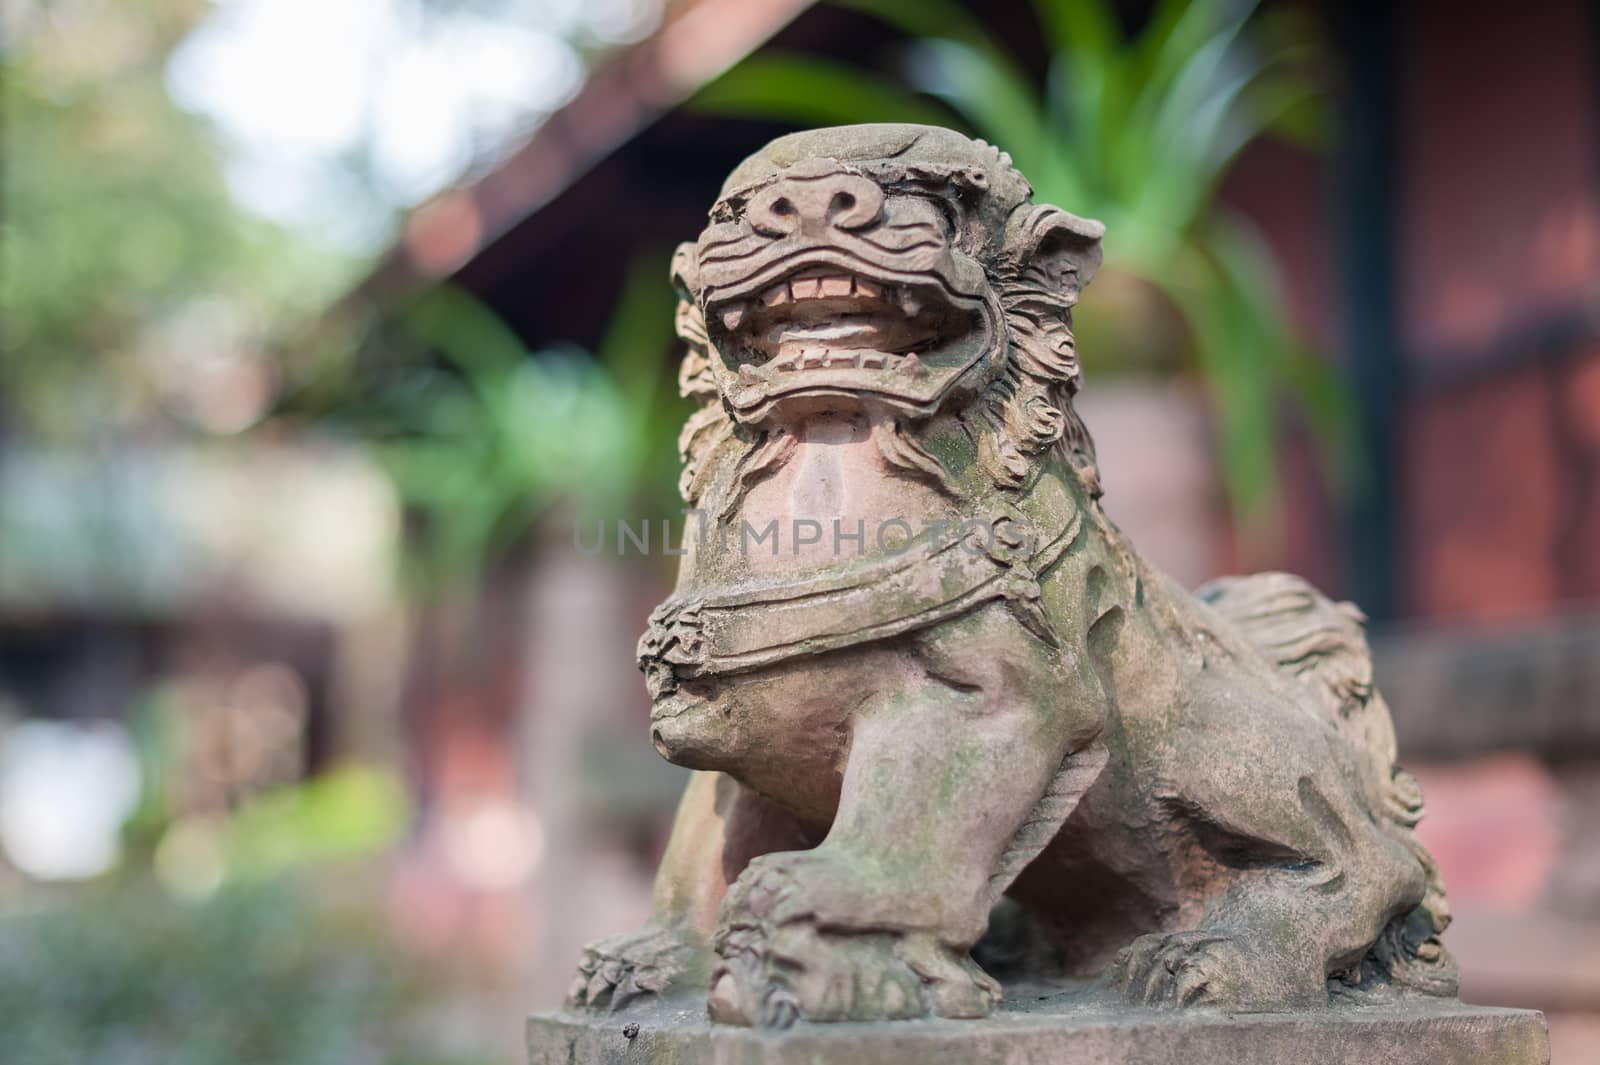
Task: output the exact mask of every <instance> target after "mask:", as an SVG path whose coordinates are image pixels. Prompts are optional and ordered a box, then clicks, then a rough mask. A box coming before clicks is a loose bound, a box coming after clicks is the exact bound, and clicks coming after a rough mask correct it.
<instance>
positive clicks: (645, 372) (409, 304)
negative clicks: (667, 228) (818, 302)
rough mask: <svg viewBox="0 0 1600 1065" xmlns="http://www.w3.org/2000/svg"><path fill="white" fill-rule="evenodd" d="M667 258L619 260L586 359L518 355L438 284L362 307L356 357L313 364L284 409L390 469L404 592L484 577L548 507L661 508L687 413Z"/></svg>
mask: <svg viewBox="0 0 1600 1065" xmlns="http://www.w3.org/2000/svg"><path fill="white" fill-rule="evenodd" d="M667 261H668V255H667V253H666V252H660V253H648V252H647V253H643V254H641V255H639V256H638V257H637V258H636V259H635V260H634V261H633V262H632V264H631V265H630V267H629V269H628V272H627V275H626V278H625V280H624V283H623V286H622V290H621V293H620V294H619V296H618V300H617V305H616V308H615V310H614V311H613V313H612V317H611V321H610V325H609V326H608V328H607V330H606V332H605V335H604V337H603V338H602V340H601V342H600V344H599V345H598V346H597V348H596V350H595V351H594V352H593V353H592V354H590V353H587V352H584V351H582V350H581V349H579V348H577V347H575V346H567V347H556V348H552V349H550V350H544V351H538V352H530V351H528V350H527V348H526V347H525V346H524V345H523V343H522V341H521V340H520V339H519V338H518V337H517V335H516V334H515V333H514V332H512V331H511V329H510V328H509V327H508V326H506V324H505V323H504V322H502V321H501V320H500V319H499V318H498V317H497V316H496V315H495V314H494V312H493V311H491V310H490V309H489V308H488V307H486V306H485V305H484V304H483V303H482V302H480V301H479V300H477V299H476V298H475V297H473V296H472V295H471V294H470V293H468V292H467V291H465V290H464V289H461V288H459V287H456V286H453V285H450V284H448V283H446V284H439V285H436V286H432V287H429V288H426V289H424V290H422V291H420V292H419V293H417V294H415V295H413V296H412V297H411V298H410V299H409V300H407V301H406V302H405V303H403V304H402V305H401V306H399V307H397V308H393V309H390V310H387V311H385V312H383V313H381V314H378V315H376V316H375V317H373V318H372V319H371V320H369V321H368V322H367V323H366V326H365V328H366V335H365V336H363V337H361V338H360V339H358V340H357V341H356V344H355V347H356V350H357V351H358V352H359V353H360V354H358V356H357V357H356V358H354V359H349V360H328V361H326V362H325V363H323V372H322V373H320V374H319V375H316V376H313V377H309V378H308V379H307V380H306V381H305V382H304V385H303V387H302V388H300V389H299V390H298V391H297V392H295V393H294V394H292V395H290V396H288V397H287V398H286V401H285V404H284V413H285V414H286V415H289V416H293V417H301V418H308V419H311V420H313V421H314V422H315V423H316V424H318V425H319V426H321V427H323V428H325V429H337V430H338V431H340V432H343V433H348V434H350V435H353V436H354V437H356V438H357V439H360V440H362V441H363V442H365V443H366V444H367V446H369V447H370V448H371V449H372V451H373V453H374V454H375V455H376V456H377V457H378V459H379V460H380V461H381V462H382V464H383V466H384V468H385V469H386V470H387V471H388V472H389V474H390V475H391V477H392V478H393V480H394V483H395V485H396V487H397V488H398V490H399V492H400V496H401V499H402V501H403V502H404V504H405V505H406V507H407V510H408V512H409V513H410V515H411V517H412V519H413V522H412V528H411V532H410V539H411V544H410V547H411V551H410V553H409V554H410V561H411V564H412V570H411V573H410V576H411V578H412V583H413V586H414V587H417V588H419V589H424V590H425V589H428V588H431V587H434V586H436V585H437V584H438V583H439V582H441V581H446V580H451V579H458V578H462V577H469V576H479V575H481V574H482V573H483V572H484V571H486V570H487V569H488V568H489V566H490V565H492V563H493V562H494V561H495V560H496V559H498V558H500V557H502V556H503V555H504V553H505V552H506V551H508V550H510V549H511V548H512V547H514V546H515V545H516V544H517V543H518V542H519V541H520V540H521V539H522V538H523V537H524V536H525V535H526V534H527V533H528V531H529V528H530V526H531V525H532V523H533V522H534V521H535V520H536V519H537V518H538V517H539V516H540V515H542V514H544V513H547V512H548V511H549V510H550V508H552V507H553V506H556V505H558V504H559V505H565V506H567V507H569V508H571V509H572V510H573V511H574V512H575V513H574V517H575V518H576V519H587V518H591V517H601V518H604V519H606V520H615V519H616V518H619V517H631V516H632V515H634V514H635V513H642V514H646V515H666V514H670V513H673V512H674V510H675V508H676V507H677V505H678V504H677V502H676V496H675V495H674V494H673V489H672V486H673V485H674V484H676V472H675V471H676V468H677V448H676V446H675V444H674V439H675V437H676V434H677V431H678V428H679V426H680V425H681V424H682V422H683V419H684V418H685V417H686V416H687V413H688V410H687V406H686V405H685V404H684V403H683V402H681V401H679V400H678V399H677V398H676V393H675V391H674V389H673V385H672V378H671V375H670V373H669V372H668V360H667V356H668V355H669V354H670V352H671V344H672V336H673V332H672V330H673V326H672V322H673V308H674V305H675V300H676V297H675V296H674V294H673V292H672V288H671V286H670V285H669V284H668V282H667V272H666V265H665V264H666V263H667Z"/></svg>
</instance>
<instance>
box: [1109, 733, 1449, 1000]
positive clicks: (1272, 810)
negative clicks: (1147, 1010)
mask: <svg viewBox="0 0 1600 1065" xmlns="http://www.w3.org/2000/svg"><path fill="white" fill-rule="evenodd" d="M1277 723H1278V726H1279V727H1277V728H1272V727H1268V728H1267V729H1264V730H1262V732H1261V733H1258V735H1257V736H1256V737H1254V741H1253V742H1243V741H1239V742H1238V743H1237V747H1236V749H1235V750H1232V751H1229V752H1227V753H1226V754H1224V753H1223V752H1220V751H1216V752H1210V753H1209V754H1207V753H1206V752H1204V751H1190V752H1189V755H1190V757H1188V758H1186V759H1184V764H1185V766H1186V771H1185V772H1183V774H1182V776H1181V778H1180V779H1181V784H1180V786H1179V788H1178V789H1177V790H1176V791H1175V792H1174V793H1172V794H1169V795H1167V796H1165V797H1164V798H1162V799H1160V800H1159V807H1160V809H1161V811H1162V812H1161V814H1160V816H1161V817H1162V818H1163V819H1164V820H1165V821H1166V824H1167V826H1168V828H1169V829H1170V830H1171V831H1172V832H1173V833H1174V835H1175V837H1177V838H1183V839H1186V840H1188V841H1189V843H1188V845H1187V847H1186V850H1187V852H1188V853H1187V854H1186V855H1185V857H1184V858H1183V859H1182V862H1183V864H1184V865H1185V866H1186V870H1185V873H1186V875H1187V876H1188V877H1189V878H1190V880H1191V881H1192V887H1191V890H1192V893H1193V894H1194V895H1196V896H1198V897H1200V898H1203V899H1205V902H1204V909H1203V912H1202V913H1201V915H1200V916H1199V918H1198V920H1197V921H1196V922H1195V924H1194V927H1193V928H1192V929H1190V930H1186V931H1180V932H1172V933H1154V934H1151V935H1146V936H1141V937H1140V938H1139V939H1137V940H1135V941H1134V942H1133V944H1131V945H1130V946H1129V947H1128V948H1127V949H1126V950H1124V951H1123V953H1122V954H1121V955H1119V957H1118V959H1117V961H1116V962H1115V963H1113V966H1112V972H1111V976H1112V980H1113V982H1114V983H1115V984H1117V985H1118V986H1120V988H1121V989H1122V990H1123V992H1124V993H1125V994H1126V995H1127V996H1128V997H1129V998H1131V999H1133V1000H1134V1001H1137V1002H1141V1003H1146V1004H1150V1005H1173V1006H1186V1005H1215V1006H1219V1007H1222V1008H1226V1009H1230V1010H1238V1011H1270V1010H1279V1009H1288V1008H1298V1007H1305V1006H1316V1005H1321V1004H1325V1003H1326V1001H1327V995H1328V978H1329V976H1330V975H1331V974H1333V973H1335V972H1338V971H1340V970H1342V969H1344V968H1346V967H1348V966H1350V965H1353V964H1356V963H1358V962H1359V961H1360V960H1361V959H1362V958H1363V957H1364V956H1365V955H1366V954H1367V952H1368V951H1369V950H1370V949H1371V948H1372V946H1373V944H1374V943H1375V942H1376V941H1377V940H1378V939H1379V937H1380V936H1381V935H1382V934H1383V933H1384V931H1385V929H1386V927H1388V926H1389V924H1390V922H1391V921H1393V920H1394V919H1395V918H1396V917H1399V916H1401V915H1403V914H1405V913H1407V912H1408V911H1410V910H1412V909H1413V908H1415V907H1416V906H1417V905H1418V904H1419V903H1420V902H1421V901H1422V899H1423V896H1424V893H1425V891H1426V884H1427V878H1426V870H1425V869H1424V867H1423V864H1422V862H1421V861H1420V860H1419V859H1418V857H1417V855H1416V854H1415V852H1414V850H1413V849H1412V848H1411V847H1408V846H1407V845H1406V843H1405V842H1404V841H1403V840H1402V839H1400V838H1399V834H1398V833H1397V832H1393V831H1390V829H1389V826H1388V825H1387V824H1385V823H1382V822H1380V821H1379V820H1378V819H1375V818H1373V817H1372V816H1371V815H1370V813H1369V812H1368V811H1366V810H1365V809H1364V798H1363V793H1362V789H1361V788H1360V786H1359V782H1358V781H1359V778H1358V776H1357V775H1356V774H1357V772H1358V770H1357V769H1356V768H1355V767H1354V766H1353V765H1351V764H1350V762H1349V760H1348V759H1344V758H1341V757H1340V752H1339V749H1338V745H1337V744H1336V743H1329V742H1328V737H1327V733H1326V731H1325V730H1324V729H1322V728H1321V726H1320V725H1318V724H1317V723H1315V722H1312V721H1309V720H1306V719H1297V718H1296V717H1295V716H1293V715H1284V716H1282V717H1280V718H1279V719H1278V722H1277ZM1274 733H1276V734H1274ZM1257 744H1259V746H1257Z"/></svg>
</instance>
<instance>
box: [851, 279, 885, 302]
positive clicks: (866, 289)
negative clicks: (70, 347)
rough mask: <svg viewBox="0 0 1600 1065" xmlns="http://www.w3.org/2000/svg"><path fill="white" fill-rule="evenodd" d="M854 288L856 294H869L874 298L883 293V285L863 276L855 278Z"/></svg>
mask: <svg viewBox="0 0 1600 1065" xmlns="http://www.w3.org/2000/svg"><path fill="white" fill-rule="evenodd" d="M855 290H856V295H858V296H871V297H872V298H874V299H876V298H877V297H879V296H882V295H883V286H882V285H880V284H878V283H877V282H875V281H868V280H867V279H866V278H864V277H858V278H856V279H855Z"/></svg>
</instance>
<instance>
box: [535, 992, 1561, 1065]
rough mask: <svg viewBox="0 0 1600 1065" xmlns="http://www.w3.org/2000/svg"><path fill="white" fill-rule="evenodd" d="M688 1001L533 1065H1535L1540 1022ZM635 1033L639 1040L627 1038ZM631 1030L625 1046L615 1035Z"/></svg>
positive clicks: (1449, 1008)
mask: <svg viewBox="0 0 1600 1065" xmlns="http://www.w3.org/2000/svg"><path fill="white" fill-rule="evenodd" d="M697 1005H698V1004H697V1003H696V1002H693V1001H688V1002H676V1003H675V1002H672V1001H670V1000H669V1001H667V1002H662V1001H659V1000H657V1001H654V1002H652V1003H651V1004H650V1005H649V1006H648V1007H643V1008H640V1009H638V1010H636V1011H629V1013H628V1015H627V1016H626V1017H624V1016H622V1015H613V1016H609V1017H605V1016H600V1017H597V1016H594V1015H590V1014H570V1013H564V1014H554V1015H548V1016H541V1017H535V1018H533V1020H532V1021H530V1022H529V1025H528V1043H529V1049H530V1052H531V1063H532V1065H640V1063H645V1062H648V1063H650V1065H700V1063H712V1062H714V1063H716V1065H814V1063H820V1062H848V1063H849V1065H943V1063H951V1065H955V1063H960V1065H1000V1063H1007V1065H1113V1063H1115V1065H1200V1063H1226V1065H1376V1063H1379V1062H1382V1063H1384V1065H1547V1063H1548V1062H1549V1061H1550V1049H1549V1044H1548V1041H1547V1040H1546V1037H1545V1024H1544V1016H1543V1015H1542V1014H1540V1013H1536V1012H1534V1011H1531V1010H1508V1009H1492V1008H1488V1007H1483V1006H1465V1005H1461V1004H1460V1003H1452V1002H1444V1001H1437V1000H1435V1001H1429V1002H1426V1003H1415V1004H1411V1005H1408V1006H1406V1007H1404V1008H1395V1007H1393V1006H1390V1007H1381V1008H1380V1007H1357V1006H1350V1007H1343V1008H1332V1009H1324V1010H1316V1011H1308V1012H1304V1013H1283V1014H1241V1015H1236V1016H1228V1015H1225V1014H1218V1013H1214V1012H1210V1011H1204V1010H1192V1011H1188V1012H1184V1013H1171V1012H1166V1011H1156V1010H1146V1009H1127V1008H1118V1009H1106V1008H1104V1007H1098V1008H1079V1009H1069V1010H1065V1011H1060V1012H1056V1011H1050V1010H1039V1011H1036V1012H1035V1011H1029V1012H1013V1011H1011V1010H1006V1009H1002V1010H1001V1011H1000V1012H998V1013H996V1014H995V1015H994V1016H992V1017H990V1018H989V1019H988V1020H985V1021H979V1022H963V1021H945V1020H924V1021H903V1022H899V1023H896V1024H859V1023H857V1024H831V1025H799V1026H796V1027H794V1028H792V1029H790V1030H789V1031H787V1032H784V1033H781V1034H777V1033H769V1032H763V1031H760V1030H758V1029H749V1028H735V1027H730V1026H727V1025H715V1026H713V1025H710V1024H708V1023H706V1021H705V1018H704V1012H703V1010H701V1009H699V1008H697ZM635 1024H637V1025H638V1028H637V1030H635V1029H633V1028H632V1027H630V1026H631V1025H635ZM628 1032H633V1035H632V1036H631V1037H630V1036H629V1035H628V1034H627V1033H628Z"/></svg>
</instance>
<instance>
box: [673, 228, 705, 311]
mask: <svg viewBox="0 0 1600 1065" xmlns="http://www.w3.org/2000/svg"><path fill="white" fill-rule="evenodd" d="M672 287H673V289H675V290H676V291H677V293H678V298H679V299H687V300H693V299H694V298H695V297H696V296H698V295H699V294H700V256H699V253H697V252H696V251H695V247H694V244H693V242H691V241H687V240H686V241H684V242H683V243H682V244H679V245H678V246H677V248H675V249H674V250H673V252H672Z"/></svg>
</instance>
